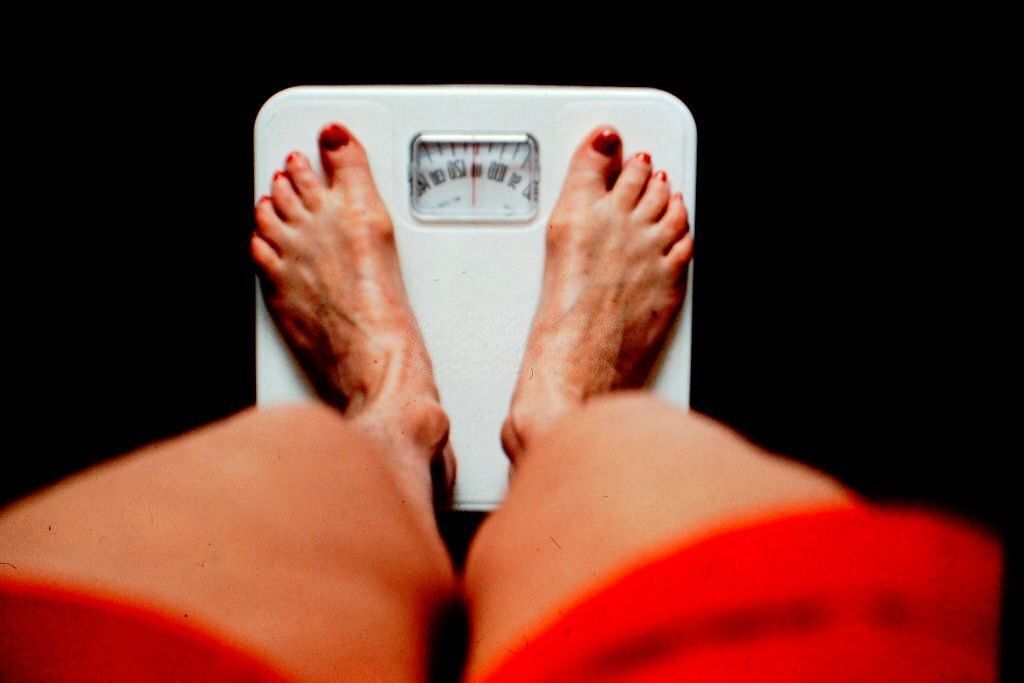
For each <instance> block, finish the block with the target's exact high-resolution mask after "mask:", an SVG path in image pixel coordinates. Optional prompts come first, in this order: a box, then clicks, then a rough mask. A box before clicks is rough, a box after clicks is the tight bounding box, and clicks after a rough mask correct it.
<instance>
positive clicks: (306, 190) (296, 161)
mask: <svg viewBox="0 0 1024 683" xmlns="http://www.w3.org/2000/svg"><path fill="white" fill-rule="evenodd" d="M284 167H285V170H286V171H288V177H289V178H291V180H292V184H293V185H294V186H295V191H296V192H297V193H298V195H299V198H300V199H302V203H303V204H304V205H305V206H306V208H307V209H309V210H310V211H316V210H317V209H319V208H320V202H321V199H322V193H323V190H324V183H323V181H322V180H320V176H318V175H317V174H316V171H314V170H313V167H312V166H311V165H310V163H309V159H307V158H306V157H305V156H303V155H302V154H300V153H299V152H292V153H291V154H289V155H288V159H287V160H286V161H285V163H284Z"/></svg>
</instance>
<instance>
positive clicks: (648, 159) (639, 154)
mask: <svg viewBox="0 0 1024 683" xmlns="http://www.w3.org/2000/svg"><path fill="white" fill-rule="evenodd" d="M636 158H637V159H639V160H640V161H642V162H644V163H645V164H649V163H651V155H650V154H648V153H647V152H637V154H636Z"/></svg>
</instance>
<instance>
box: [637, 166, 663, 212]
mask: <svg viewBox="0 0 1024 683" xmlns="http://www.w3.org/2000/svg"><path fill="white" fill-rule="evenodd" d="M670 192H671V185H670V184H669V182H668V174H667V173H665V172H664V171H658V172H657V173H653V174H651V177H650V178H649V179H648V180H647V189H645V190H644V193H643V197H641V198H640V203H639V204H637V206H636V215H637V216H638V217H640V218H641V219H642V220H644V221H649V222H651V223H654V222H656V221H657V220H659V219H660V218H661V217H662V216H663V215H665V209H666V208H668V198H669V193H670Z"/></svg>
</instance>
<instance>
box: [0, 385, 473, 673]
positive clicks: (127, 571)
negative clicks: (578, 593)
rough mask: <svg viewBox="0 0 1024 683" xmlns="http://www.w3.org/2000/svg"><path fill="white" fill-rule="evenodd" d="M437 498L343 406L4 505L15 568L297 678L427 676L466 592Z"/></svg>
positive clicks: (97, 472)
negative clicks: (198, 630) (415, 490)
mask: <svg viewBox="0 0 1024 683" xmlns="http://www.w3.org/2000/svg"><path fill="white" fill-rule="evenodd" d="M427 495H428V492H426V491H425V492H424V496H423V498H425V499H426V503H427V507H426V508H424V507H423V506H422V505H419V504H416V502H415V501H414V500H412V499H411V496H410V495H409V491H408V488H407V486H406V485H405V483H404V482H403V481H402V478H401V477H400V473H398V472H396V470H395V468H394V467H393V462H392V461H391V454H390V453H388V452H387V451H385V450H383V449H382V448H379V447H375V446H373V445H372V440H371V439H370V438H368V437H367V435H366V434H365V433H363V432H362V431H361V430H360V429H358V428H357V427H356V426H353V425H351V424H349V423H347V422H346V421H345V420H344V419H343V418H341V417H340V416H339V415H338V414H337V411H335V410H333V409H331V408H327V407H322V406H313V405H310V406H304V407H295V408H279V409H273V410H262V411H258V412H257V411H248V412H246V413H243V414H241V415H239V416H236V417H233V418H231V419H229V420H226V421H225V422H222V423H220V424H217V425H214V426H211V427H208V428H206V429H203V430H201V431H199V432H196V433H194V434H191V435H187V436H184V437H181V438H179V439H176V440H174V441H171V442H167V443H163V444H156V445H153V446H150V447H147V448H144V449H142V450H141V451H139V452H137V453H133V454H130V455H128V456H125V457H123V458H120V459H118V460H116V461H114V462H111V463H109V464H105V465H102V466H100V467H97V468H95V469H93V470H90V471H87V472H85V473H83V474H80V475H78V476H76V477H73V478H71V479H70V480H67V481H65V482H62V483H61V484H59V485H58V486H56V487H55V488H53V489H51V490H47V491H44V492H42V493H39V494H36V495H34V496H31V497H29V498H27V499H25V500H23V501H21V502H19V503H17V504H16V505H14V506H12V507H11V508H9V509H7V510H5V511H4V513H3V514H2V515H0V547H2V548H3V551H4V561H5V562H9V563H11V564H13V565H15V566H16V568H17V569H16V570H15V569H12V568H11V567H9V566H7V565H5V566H3V567H0V571H4V573H5V574H7V575H8V576H10V577H11V578H32V579H38V580H42V581H46V582H48V583H54V584H56V585H60V586H65V587H69V588H82V589H85V590H88V591H99V592H101V593H103V594H107V595H110V596H112V597H116V598H123V599H125V600H130V601H132V602H136V603H141V604H144V605H148V606H150V607H153V608H155V609H158V610H160V611H163V612H166V613H169V614H171V615H173V616H174V617H177V618H184V619H187V622H188V623H193V624H197V625H200V626H202V627H204V630H209V631H211V632H213V633H218V634H222V635H223V636H224V638H226V639H227V640H228V641H229V642H233V643H236V644H237V645H239V646H240V647H242V648H244V649H246V650H248V651H250V652H253V653H255V654H257V655H258V656H260V657H262V658H263V659H265V660H267V661H268V662H269V663H270V664H272V665H275V666H277V667H279V668H280V669H282V670H284V671H285V672H287V673H290V674H292V675H294V676H297V677H301V678H312V679H332V678H338V677H339V676H341V675H342V674H344V676H352V677H354V678H358V679H365V680H416V679H418V678H420V677H421V672H422V671H424V666H425V663H426V660H427V652H426V650H427V643H428V635H429V630H430V628H431V623H432V619H433V615H434V613H435V612H436V611H437V610H438V609H439V608H440V607H442V603H443V601H444V600H446V599H449V598H450V597H451V593H452V588H453V579H452V573H451V568H450V565H449V561H448V558H447V555H446V552H445V549H444V546H443V544H442V543H441V540H440V538H439V537H438V535H437V532H436V530H435V528H434V527H433V524H434V522H433V519H432V518H431V517H429V516H427V515H425V514H424V509H427V510H429V498H426V496H427ZM8 572H10V573H9V574H8Z"/></svg>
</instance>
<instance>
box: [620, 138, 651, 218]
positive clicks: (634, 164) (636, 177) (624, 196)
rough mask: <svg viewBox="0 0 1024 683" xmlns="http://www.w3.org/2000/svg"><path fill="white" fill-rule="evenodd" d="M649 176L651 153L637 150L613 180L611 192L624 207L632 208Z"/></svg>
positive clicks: (645, 185)
mask: <svg viewBox="0 0 1024 683" xmlns="http://www.w3.org/2000/svg"><path fill="white" fill-rule="evenodd" d="M650 177H651V155H650V154H648V153H647V152H639V153H637V154H635V155H633V157H632V158H631V159H630V160H629V161H627V162H626V164H625V166H623V168H622V173H620V174H619V179H618V180H616V181H615V187H614V188H613V189H612V194H613V195H615V197H616V198H617V199H618V200H619V201H620V202H621V203H622V204H623V205H624V206H626V207H628V208H630V209H632V208H633V207H635V206H636V203H637V202H638V201H639V200H640V195H641V194H643V191H644V188H645V187H647V180H648V179H649V178H650Z"/></svg>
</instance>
